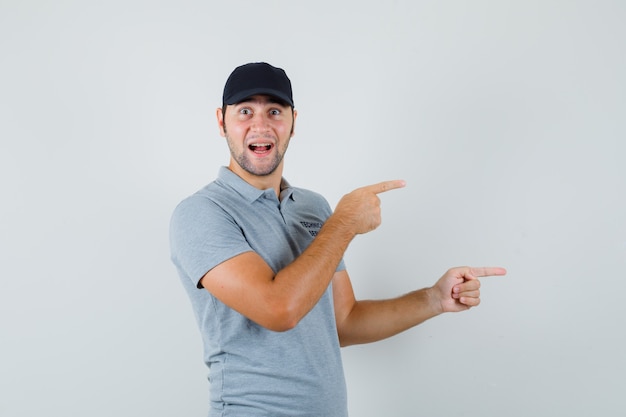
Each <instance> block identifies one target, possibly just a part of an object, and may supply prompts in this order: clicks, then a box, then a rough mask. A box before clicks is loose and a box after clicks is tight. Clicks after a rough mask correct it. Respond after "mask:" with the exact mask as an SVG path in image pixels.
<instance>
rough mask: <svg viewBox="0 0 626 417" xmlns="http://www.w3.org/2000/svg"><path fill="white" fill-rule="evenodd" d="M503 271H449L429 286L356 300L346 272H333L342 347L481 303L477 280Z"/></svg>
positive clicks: (379, 336)
mask: <svg viewBox="0 0 626 417" xmlns="http://www.w3.org/2000/svg"><path fill="white" fill-rule="evenodd" d="M504 274H506V270H505V269H504V268H471V267H460V268H452V269H449V270H448V271H447V272H446V273H445V274H444V275H443V276H442V277H441V278H440V279H439V280H438V281H437V282H436V283H435V285H433V286H432V287H429V288H423V289H420V290H416V291H412V292H410V293H408V294H405V295H402V296H400V297H397V298H392V299H386V300H359V301H357V300H356V298H355V296H354V291H353V289H352V284H351V282H350V277H349V276H348V273H347V271H345V270H344V271H340V272H337V273H335V276H334V277H333V281H332V285H333V297H334V304H335V318H336V321H337V333H338V335H339V342H340V344H341V346H349V345H354V344H361V343H370V342H375V341H378V340H382V339H386V338H388V337H391V336H394V335H396V334H398V333H401V332H403V331H405V330H407V329H410V328H411V327H414V326H417V325H418V324H420V323H423V322H424V321H426V320H428V319H430V318H432V317H435V316H437V315H439V314H441V313H446V312H457V311H463V310H467V309H469V308H471V307H475V306H477V305H478V304H479V303H480V281H479V279H478V278H480V277H486V276H492V275H504Z"/></svg>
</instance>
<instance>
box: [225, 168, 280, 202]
mask: <svg viewBox="0 0 626 417" xmlns="http://www.w3.org/2000/svg"><path fill="white" fill-rule="evenodd" d="M228 169H230V170H231V171H232V172H233V173H235V174H237V175H238V176H239V177H241V179H243V180H244V181H245V182H247V183H248V184H250V185H251V186H253V187H254V188H258V189H259V190H267V189H268V188H273V189H274V192H275V193H276V196H277V197H279V196H280V184H281V181H282V179H283V163H282V162H281V163H280V165H279V166H278V167H277V168H276V170H274V172H272V173H271V174H269V175H254V174H251V173H249V172H248V171H246V170H245V169H243V168H241V167H240V166H239V164H237V163H236V162H235V161H233V160H232V159H231V160H230V164H229V165H228Z"/></svg>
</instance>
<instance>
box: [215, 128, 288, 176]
mask: <svg viewBox="0 0 626 417" xmlns="http://www.w3.org/2000/svg"><path fill="white" fill-rule="evenodd" d="M226 141H227V142H228V148H229V149H230V155H231V156H232V158H233V160H234V161H235V162H237V165H239V166H240V167H241V168H242V169H243V170H244V171H246V172H247V173H249V174H252V175H255V176H259V177H264V176H267V175H271V174H273V173H274V171H276V169H277V168H278V166H279V165H280V163H281V162H282V160H283V157H284V155H285V153H284V152H281V151H280V150H279V149H278V148H276V152H275V153H274V156H273V157H272V159H271V160H270V161H268V162H267V163H264V164H263V165H262V166H260V165H256V164H254V163H253V161H252V160H251V159H250V158H249V157H248V155H246V153H245V150H243V151H242V152H241V153H240V154H237V153H236V151H235V146H234V145H233V141H232V140H231V138H230V136H229V135H228V134H226Z"/></svg>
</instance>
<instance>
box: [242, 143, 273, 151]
mask: <svg viewBox="0 0 626 417" xmlns="http://www.w3.org/2000/svg"><path fill="white" fill-rule="evenodd" d="M248 149H250V150H251V151H252V152H254V153H266V152H269V150H270V149H272V144H271V143H254V144H252V145H249V146H248Z"/></svg>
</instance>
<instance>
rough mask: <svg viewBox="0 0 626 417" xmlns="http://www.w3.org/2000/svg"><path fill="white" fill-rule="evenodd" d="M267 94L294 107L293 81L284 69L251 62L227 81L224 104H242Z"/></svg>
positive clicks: (240, 68)
mask: <svg viewBox="0 0 626 417" xmlns="http://www.w3.org/2000/svg"><path fill="white" fill-rule="evenodd" d="M256 94H265V95H268V96H272V97H275V98H277V99H279V100H281V101H284V102H286V103H287V104H289V105H290V106H291V107H293V93H292V91H291V81H289V78H288V77H287V74H286V73H285V71H284V70H283V69H282V68H276V67H274V66H272V65H270V64H268V63H266V62H251V63H249V64H244V65H241V66H239V67H237V68H235V69H234V70H233V72H232V73H231V74H230V76H229V77H228V80H226V85H225V86H224V95H223V96H222V104H223V105H224V106H225V105H227V104H237V103H241V102H242V101H243V100H245V99H247V98H248V97H252V96H253V95H256Z"/></svg>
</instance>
